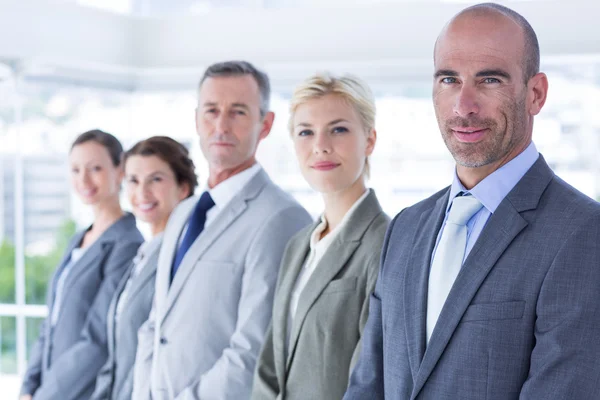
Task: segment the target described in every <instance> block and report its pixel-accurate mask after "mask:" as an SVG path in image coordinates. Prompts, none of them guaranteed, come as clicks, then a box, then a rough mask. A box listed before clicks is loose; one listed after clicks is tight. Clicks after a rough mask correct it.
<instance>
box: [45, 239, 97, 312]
mask: <svg viewBox="0 0 600 400" xmlns="http://www.w3.org/2000/svg"><path fill="white" fill-rule="evenodd" d="M86 232H87V229H85V230H83V231H81V232H77V234H75V236H73V239H71V241H70V242H69V245H68V246H67V249H66V250H65V254H64V255H63V258H62V260H61V261H60V263H59V264H58V268H56V272H54V276H53V278H52V287H51V288H50V289H51V290H49V291H48V296H49V299H48V300H49V302H48V304H49V305H50V307H49V309H50V310H51V309H52V306H53V305H54V300H55V294H56V293H55V291H56V283H57V281H58V278H59V277H60V274H61V273H62V271H63V270H64V269H65V267H66V266H67V264H68V262H69V260H70V259H71V253H72V252H73V249H74V248H76V247H78V246H79V244H80V243H81V240H82V239H83V236H84V235H85V233H86Z"/></svg>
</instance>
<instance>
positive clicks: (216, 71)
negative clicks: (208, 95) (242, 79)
mask: <svg viewBox="0 0 600 400" xmlns="http://www.w3.org/2000/svg"><path fill="white" fill-rule="evenodd" d="M243 75H252V77H253V78H254V80H255V81H256V83H257V84H258V90H259V92H260V115H261V117H264V116H265V115H266V114H267V112H268V111H269V101H270V98H271V84H270V83H269V77H268V76H267V74H265V73H264V72H262V71H261V70H259V69H257V68H256V67H255V66H254V65H252V64H250V63H249V62H247V61H225V62H220V63H216V64H213V65H211V66H210V67H208V68H207V69H206V71H205V72H204V75H203V76H202V79H201V80H200V84H199V85H198V87H199V88H200V87H201V86H202V84H203V83H204V81H205V80H206V79H208V78H217V77H228V76H243Z"/></svg>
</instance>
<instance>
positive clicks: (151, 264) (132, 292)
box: [106, 239, 162, 361]
mask: <svg viewBox="0 0 600 400" xmlns="http://www.w3.org/2000/svg"><path fill="white" fill-rule="evenodd" d="M161 242H162V239H161V240H160V242H158V243H156V244H157V245H156V246H155V247H153V249H150V252H149V253H147V254H146V256H145V258H144V260H143V261H140V262H145V263H147V265H145V266H144V267H143V268H142V270H141V271H140V274H139V275H138V276H137V277H135V279H134V281H133V282H132V284H131V288H130V289H129V294H128V298H129V299H128V301H131V299H132V298H134V297H135V296H136V295H137V294H138V293H139V291H140V289H142V288H143V287H144V285H145V284H146V282H148V280H149V279H152V278H153V277H154V276H155V273H156V264H157V260H158V252H159V250H160V243H161ZM134 267H135V265H134V263H131V266H130V267H129V268H128V269H127V272H126V273H125V274H124V275H123V278H122V279H121V281H120V282H119V285H118V286H117V289H116V290H115V294H114V295H113V297H112V299H111V302H110V305H109V308H108V318H107V320H106V324H107V333H108V336H107V343H108V350H109V354H112V353H113V351H114V348H115V334H116V332H115V312H116V309H117V302H118V301H119V297H121V294H122V293H123V290H124V289H125V285H127V281H128V280H129V277H130V276H131V272H132V270H133V268H134ZM113 361H114V358H113Z"/></svg>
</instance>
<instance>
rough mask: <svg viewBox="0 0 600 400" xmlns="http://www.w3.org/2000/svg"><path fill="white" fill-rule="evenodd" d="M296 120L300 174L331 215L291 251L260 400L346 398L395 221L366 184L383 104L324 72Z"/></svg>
mask: <svg viewBox="0 0 600 400" xmlns="http://www.w3.org/2000/svg"><path fill="white" fill-rule="evenodd" d="M290 114H291V116H290V121H289V129H290V133H291V136H292V140H293V141H294V148H295V151H296V156H297V158H298V162H299V164H300V169H301V171H302V174H303V176H304V178H305V179H306V180H307V181H308V183H309V184H310V185H311V187H312V188H314V189H315V190H317V191H318V192H320V193H321V194H322V196H323V200H324V203H325V210H324V212H323V214H322V216H321V218H319V220H318V221H316V222H315V223H314V224H311V225H310V226H308V227H307V228H305V229H304V230H302V231H300V232H299V233H298V234H297V235H296V236H294V237H293V238H292V239H291V240H290V242H289V244H288V247H287V250H286V252H285V254H284V257H283V260H282V265H281V272H280V277H279V282H278V286H277V291H276V294H275V303H274V306H273V320H272V323H271V328H270V329H269V332H268V335H267V338H266V340H265V344H264V347H263V349H262V352H261V355H260V358H259V360H258V364H257V365H258V366H257V370H256V373H255V377H254V387H253V393H252V400H270V399H273V400H274V399H286V400H295V399H299V400H300V399H302V400H304V399H327V400H331V399H341V398H342V397H343V395H344V392H345V390H346V387H347V385H348V379H349V375H350V371H351V368H352V366H353V365H354V363H355V361H356V358H357V356H358V349H359V341H360V337H361V333H362V330H363V327H364V325H365V323H366V321H367V313H368V309H369V305H368V302H369V296H370V294H371V292H372V291H373V288H374V286H375V281H376V278H377V272H378V268H379V253H380V249H381V247H382V245H383V238H384V235H385V231H386V228H387V225H388V223H389V218H388V217H387V216H386V215H385V214H384V212H383V210H382V209H381V206H380V205H379V202H378V201H377V197H376V196H375V192H374V191H373V190H372V189H368V188H367V187H366V178H367V176H368V173H369V162H368V158H369V156H370V155H371V153H372V152H373V149H374V148H375V142H376V139H377V134H376V132H375V128H374V125H375V102H374V99H373V95H372V93H371V91H370V90H369V88H368V87H367V86H366V85H365V84H364V83H363V82H361V81H360V80H359V79H357V78H354V77H350V76H342V77H334V76H331V75H328V74H322V75H316V76H313V77H311V78H309V79H308V80H306V81H305V82H304V83H302V84H301V85H300V86H299V87H298V88H297V89H296V91H295V92H294V95H293V97H292V100H291V105H290Z"/></svg>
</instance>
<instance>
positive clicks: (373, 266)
mask: <svg viewBox="0 0 600 400" xmlns="http://www.w3.org/2000/svg"><path fill="white" fill-rule="evenodd" d="M374 250H375V249H374ZM379 263H380V253H379V252H378V251H377V252H376V253H375V254H374V255H373V257H371V258H370V259H369V262H368V269H367V270H368V271H369V277H368V280H367V288H366V293H367V295H366V296H365V301H364V302H363V305H362V309H361V311H360V319H359V324H358V327H359V332H360V339H359V340H358V343H357V344H356V347H355V348H354V352H353V353H352V359H351V360H350V370H349V371H348V376H350V375H351V374H352V370H354V367H355V366H356V363H357V362H358V358H359V356H360V349H361V347H362V336H363V334H364V330H365V325H366V324H367V319H368V317H369V303H370V302H369V300H370V299H371V295H372V294H373V292H374V291H375V284H376V283H377V274H378V272H379Z"/></svg>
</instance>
